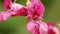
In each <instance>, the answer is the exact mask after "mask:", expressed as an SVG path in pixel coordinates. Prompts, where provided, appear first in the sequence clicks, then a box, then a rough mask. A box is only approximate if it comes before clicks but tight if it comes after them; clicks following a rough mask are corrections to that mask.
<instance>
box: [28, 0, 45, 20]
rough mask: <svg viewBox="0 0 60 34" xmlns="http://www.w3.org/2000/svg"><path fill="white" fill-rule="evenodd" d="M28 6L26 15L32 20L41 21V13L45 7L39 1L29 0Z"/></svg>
mask: <svg viewBox="0 0 60 34" xmlns="http://www.w3.org/2000/svg"><path fill="white" fill-rule="evenodd" d="M27 6H28V15H29V17H31V18H32V19H37V18H38V19H39V18H40V19H42V16H43V13H44V11H45V7H44V5H43V4H42V2H41V1H39V0H31V1H29V2H27Z"/></svg>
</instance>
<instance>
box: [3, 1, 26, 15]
mask: <svg viewBox="0 0 60 34" xmlns="http://www.w3.org/2000/svg"><path fill="white" fill-rule="evenodd" d="M7 3H8V4H7ZM4 9H5V10H6V11H9V12H11V15H15V16H17V15H18V16H25V15H27V9H26V8H25V7H24V6H23V5H21V4H17V3H13V2H12V1H11V0H4ZM20 11H21V12H20ZM22 13H23V14H22Z"/></svg>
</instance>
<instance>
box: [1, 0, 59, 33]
mask: <svg viewBox="0 0 60 34" xmlns="http://www.w3.org/2000/svg"><path fill="white" fill-rule="evenodd" d="M3 1H4V0H0V11H4V9H3ZM41 1H42V2H43V4H44V5H45V7H46V11H45V13H44V17H43V21H45V22H50V21H53V22H55V24H58V23H60V0H41ZM17 3H20V4H22V5H25V3H26V0H17ZM27 23H28V21H27V19H26V18H25V17H21V16H16V17H10V18H9V19H8V20H7V21H3V22H2V23H0V34H29V33H28V31H27V29H26V24H27Z"/></svg>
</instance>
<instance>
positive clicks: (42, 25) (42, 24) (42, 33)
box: [39, 21, 48, 34]
mask: <svg viewBox="0 0 60 34" xmlns="http://www.w3.org/2000/svg"><path fill="white" fill-rule="evenodd" d="M39 29H40V34H46V33H47V31H48V25H47V24H46V23H45V22H42V21H41V22H40V28H39Z"/></svg>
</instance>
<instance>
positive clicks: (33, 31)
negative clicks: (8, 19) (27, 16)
mask: <svg viewBox="0 0 60 34" xmlns="http://www.w3.org/2000/svg"><path fill="white" fill-rule="evenodd" d="M39 27H40V26H39V24H38V23H36V22H34V21H29V23H28V24H27V30H28V31H29V32H30V34H40V32H39Z"/></svg>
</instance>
